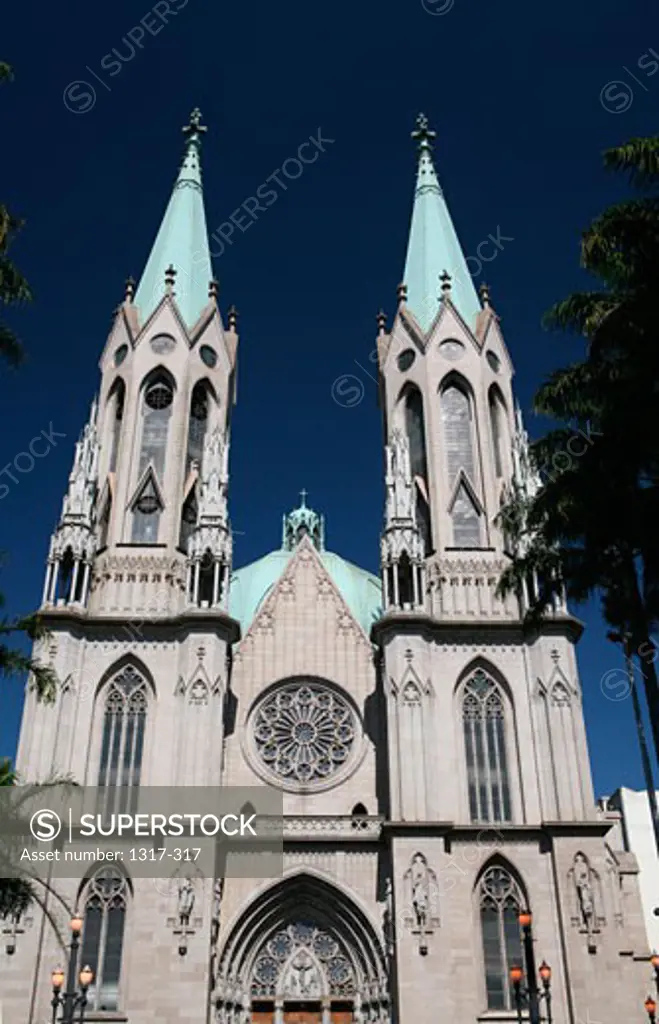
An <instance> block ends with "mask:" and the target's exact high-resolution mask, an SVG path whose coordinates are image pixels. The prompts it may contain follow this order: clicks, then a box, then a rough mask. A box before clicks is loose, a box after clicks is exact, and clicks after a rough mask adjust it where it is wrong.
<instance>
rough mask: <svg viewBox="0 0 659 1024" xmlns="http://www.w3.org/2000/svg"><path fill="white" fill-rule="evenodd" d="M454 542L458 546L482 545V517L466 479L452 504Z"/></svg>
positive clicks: (476, 546)
mask: <svg viewBox="0 0 659 1024" xmlns="http://www.w3.org/2000/svg"><path fill="white" fill-rule="evenodd" d="M451 519H452V521H453V544H454V545H455V547H456V548H478V547H480V545H481V517H480V512H479V511H478V508H477V506H476V503H475V502H474V499H473V498H472V496H471V494H470V493H469V490H468V488H467V485H466V484H465V482H464V480H463V481H462V482H461V483H460V486H459V487H458V489H457V491H456V495H455V499H454V501H453V505H452V506H451Z"/></svg>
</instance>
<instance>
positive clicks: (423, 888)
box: [411, 853, 429, 930]
mask: <svg viewBox="0 0 659 1024" xmlns="http://www.w3.org/2000/svg"><path fill="white" fill-rule="evenodd" d="M411 882H412V908H413V910H414V914H415V916H416V922H417V925H418V927H419V928H421V929H422V930H423V929H425V927H426V925H427V924H428V900H429V891H428V865H427V864H426V861H425V858H424V856H423V854H421V853H415V854H414V857H413V859H412V877H411Z"/></svg>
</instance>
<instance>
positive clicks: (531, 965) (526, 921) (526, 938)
mask: <svg viewBox="0 0 659 1024" xmlns="http://www.w3.org/2000/svg"><path fill="white" fill-rule="evenodd" d="M518 920H519V923H520V926H521V928H522V934H523V946H524V960H525V963H526V977H527V978H528V981H527V984H526V988H525V989H524V992H523V994H524V995H525V996H526V997H527V998H528V1003H529V1021H530V1024H540V1021H541V1017H540V1000H541V999H544V1001H545V1007H546V1010H547V1017H546V1020H547V1024H552V1016H551V967H550V966H549V964H548V963H547V962H546V961H545V960H543V961H542V963H541V964H540V969H539V971H538V974H539V975H540V980H541V982H542V992H540V990H539V988H538V978H537V974H536V969H535V952H534V949H533V933H532V931H531V926H532V924H533V915H532V913H531V911H530V910H522V911H521V913H520V915H519V918H518ZM523 977H524V971H523V969H522V967H521V966H520V965H519V964H513V966H512V967H511V968H510V980H511V982H512V986H513V992H514V994H515V1006H516V1008H517V1020H518V1022H521V1020H522V979H523Z"/></svg>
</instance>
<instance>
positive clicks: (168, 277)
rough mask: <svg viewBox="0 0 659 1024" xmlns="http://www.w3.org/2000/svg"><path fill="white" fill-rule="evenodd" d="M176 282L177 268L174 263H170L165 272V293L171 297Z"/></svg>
mask: <svg viewBox="0 0 659 1024" xmlns="http://www.w3.org/2000/svg"><path fill="white" fill-rule="evenodd" d="M175 281H176V267H175V266H174V264H173V263H170V264H169V266H168V267H167V270H166V271H165V291H166V292H167V294H168V295H171V293H172V289H173V288H174V283H175Z"/></svg>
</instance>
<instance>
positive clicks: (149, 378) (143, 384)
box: [139, 363, 176, 395]
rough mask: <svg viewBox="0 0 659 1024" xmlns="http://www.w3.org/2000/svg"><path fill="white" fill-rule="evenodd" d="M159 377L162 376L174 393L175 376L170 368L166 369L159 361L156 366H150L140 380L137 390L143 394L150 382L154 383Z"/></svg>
mask: <svg viewBox="0 0 659 1024" xmlns="http://www.w3.org/2000/svg"><path fill="white" fill-rule="evenodd" d="M160 377H162V378H164V379H165V380H166V381H167V383H168V384H169V385H170V387H171V389H172V391H173V392H174V393H176V378H175V377H174V374H173V373H172V371H171V370H168V369H167V367H166V366H163V365H162V363H159V364H158V365H157V366H154V367H152V368H151V369H150V370H149V371H148V372H147V373H145V375H144V377H142V380H141V381H140V386H139V392H140V395H143V394H144V392H145V390H146V389H147V388H148V386H149V385H150V384H154V383H155V382H156V380H158V379H159V378H160Z"/></svg>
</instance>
